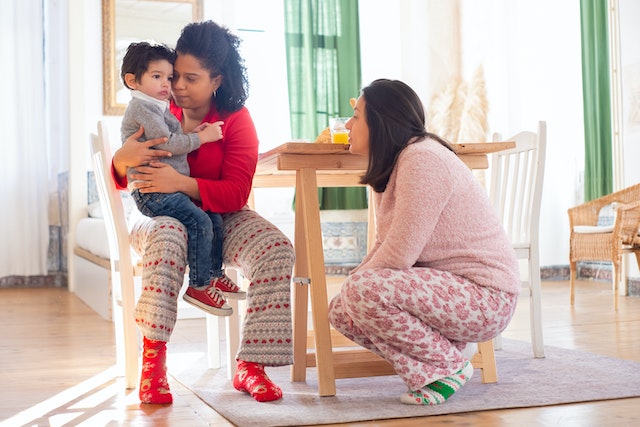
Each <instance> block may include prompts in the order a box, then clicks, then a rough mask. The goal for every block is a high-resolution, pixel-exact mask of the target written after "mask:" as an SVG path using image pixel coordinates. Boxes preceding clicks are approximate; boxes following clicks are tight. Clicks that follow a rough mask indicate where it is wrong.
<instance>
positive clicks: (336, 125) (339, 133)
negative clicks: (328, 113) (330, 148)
mask: <svg viewBox="0 0 640 427" xmlns="http://www.w3.org/2000/svg"><path fill="white" fill-rule="evenodd" d="M349 118H350V117H334V118H332V119H329V129H330V130H331V142H332V143H334V144H348V143H349V130H348V129H347V128H346V127H345V125H346V124H347V120H349Z"/></svg>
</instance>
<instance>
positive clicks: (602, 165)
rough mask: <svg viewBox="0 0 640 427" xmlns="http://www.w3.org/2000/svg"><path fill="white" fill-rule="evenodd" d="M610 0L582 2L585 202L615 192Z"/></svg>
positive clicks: (581, 0)
mask: <svg viewBox="0 0 640 427" xmlns="http://www.w3.org/2000/svg"><path fill="white" fill-rule="evenodd" d="M607 14H608V6H607V0H580V24H581V32H582V91H583V97H584V99H583V108H584V136H585V168H584V196H585V200H587V201H588V200H592V199H595V198H597V197H600V196H603V195H605V194H609V193H611V192H612V190H613V160H612V149H611V126H612V125H611V89H610V86H609V84H610V82H609V40H608V28H607V22H608V19H607Z"/></svg>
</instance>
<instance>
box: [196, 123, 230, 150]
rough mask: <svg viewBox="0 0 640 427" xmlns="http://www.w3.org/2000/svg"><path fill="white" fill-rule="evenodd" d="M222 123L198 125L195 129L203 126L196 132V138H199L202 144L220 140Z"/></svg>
mask: <svg viewBox="0 0 640 427" xmlns="http://www.w3.org/2000/svg"><path fill="white" fill-rule="evenodd" d="M223 124H224V122H222V121H220V122H214V123H203V124H201V125H199V126H198V127H197V128H196V129H198V128H200V127H201V126H203V125H206V126H204V128H203V129H201V130H200V131H198V136H200V140H201V141H202V143H203V144H204V143H205V142H213V141H218V140H220V139H222V125H223Z"/></svg>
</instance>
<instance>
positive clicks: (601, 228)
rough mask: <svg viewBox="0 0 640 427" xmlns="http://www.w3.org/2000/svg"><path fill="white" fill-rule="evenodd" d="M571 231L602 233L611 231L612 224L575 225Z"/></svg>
mask: <svg viewBox="0 0 640 427" xmlns="http://www.w3.org/2000/svg"><path fill="white" fill-rule="evenodd" d="M573 232H574V233H577V234H602V233H612V232H613V225H576V226H575V227H573Z"/></svg>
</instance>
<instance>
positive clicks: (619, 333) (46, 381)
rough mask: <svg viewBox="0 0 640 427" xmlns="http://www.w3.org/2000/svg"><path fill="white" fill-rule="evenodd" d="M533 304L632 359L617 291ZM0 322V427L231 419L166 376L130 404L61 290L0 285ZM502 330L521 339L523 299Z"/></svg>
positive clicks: (638, 413) (637, 325) (100, 337)
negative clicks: (163, 402) (166, 402)
mask: <svg viewBox="0 0 640 427" xmlns="http://www.w3.org/2000/svg"><path fill="white" fill-rule="evenodd" d="M543 307H544V312H543V315H544V333H545V337H544V338H545V344H546V345H552V346H557V347H564V348H569V349H576V350H582V351H588V352H593V353H598V354H603V355H607V356H612V357H619V358H623V359H629V360H636V361H640V299H639V298H628V297H627V298H625V297H621V298H620V309H619V311H618V312H617V313H615V312H614V311H613V299H612V295H611V290H610V286H609V285H608V284H606V283H602V282H579V284H578V291H577V294H576V306H575V308H571V307H570V305H569V293H568V283H567V282H543ZM0 326H1V327H2V334H1V335H0V336H1V337H2V339H1V340H0V381H1V383H0V390H1V391H0V426H2V427H4V426H23V425H25V426H91V427H95V426H118V425H126V426H168V427H169V426H180V427H182V426H190V427H192V426H230V425H232V424H231V423H229V422H228V421H226V420H225V419H224V418H222V417H221V416H220V415H218V414H217V413H216V412H215V411H214V410H212V409H211V408H210V407H209V406H207V405H206V404H204V403H203V402H202V401H200V400H199V399H198V398H197V397H196V396H195V395H193V394H192V393H190V392H189V391H188V390H186V389H185V388H183V387H181V386H180V384H179V383H177V382H176V381H174V380H173V379H172V378H170V383H171V388H172V391H173V395H174V404H173V405H171V406H165V407H161V406H160V407H157V406H150V405H140V404H139V402H138V399H137V391H136V390H133V391H131V390H130V391H125V390H124V388H123V381H122V379H121V378H115V371H114V368H113V365H114V362H115V357H114V340H113V330H112V327H113V326H112V324H111V323H110V322H107V321H105V320H103V319H102V318H100V317H99V316H98V315H97V314H95V313H94V312H93V311H92V310H91V309H89V308H88V307H87V306H86V305H84V304H83V303H82V302H81V301H79V300H78V299H77V298H75V297H74V296H73V295H71V294H70V293H68V292H67V291H66V290H63V289H0ZM504 336H505V337H507V338H513V339H521V340H528V339H529V329H528V301H527V299H526V298H525V297H523V298H521V303H520V304H519V307H518V310H517V312H516V315H515V318H514V320H513V322H512V323H511V325H510V326H509V328H508V330H507V331H506V332H505V333H504ZM203 337H204V320H203V319H190V320H180V321H178V325H177V326H176V330H175V333H174V335H173V341H175V342H184V341H189V340H202V339H203ZM588 374H589V373H588V372H580V367H579V366H577V367H576V370H575V372H568V373H567V375H568V376H571V375H588ZM550 380H551V379H550ZM522 386H523V387H526V386H527V385H526V384H523V385H522ZM606 386H607V385H606V384H602V387H606ZM629 387H638V388H640V385H638V384H629ZM532 393H535V390H532ZM398 404H399V405H400V403H398ZM426 423H427V420H426V418H411V419H399V420H389V421H376V422H364V423H351V424H348V425H351V426H354V425H358V426H406V427H408V426H423V425H425V424H426ZM428 423H429V425H430V426H450V425H455V426H514V425H517V426H522V427H525V426H563V427H564V426H580V427H589V426H608V427H609V426H638V425H640V398H634V399H620V400H613V401H602V402H593V403H582V404H571V405H558V406H549V407H541V408H526V409H515V410H500V411H485V412H479V413H467V414H458V415H446V416H434V417H429V418H428Z"/></svg>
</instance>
